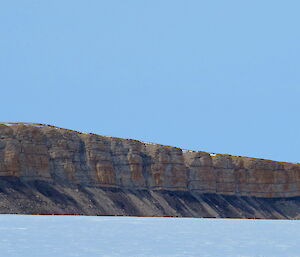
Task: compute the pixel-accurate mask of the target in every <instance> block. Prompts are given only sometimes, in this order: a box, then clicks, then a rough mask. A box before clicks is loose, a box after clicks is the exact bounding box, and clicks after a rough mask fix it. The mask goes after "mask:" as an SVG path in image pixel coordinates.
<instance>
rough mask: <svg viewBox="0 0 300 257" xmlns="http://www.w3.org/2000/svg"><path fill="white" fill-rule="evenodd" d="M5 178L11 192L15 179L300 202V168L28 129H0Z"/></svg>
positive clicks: (1, 173) (67, 185)
mask: <svg viewBox="0 0 300 257" xmlns="http://www.w3.org/2000/svg"><path fill="white" fill-rule="evenodd" d="M1 179H2V183H4V182H3V181H5V183H4V184H3V185H2V186H3V187H5V188H9V186H8V185H12V184H11V182H8V181H13V180H14V181H15V183H17V182H16V181H18V183H23V184H24V183H25V184H26V185H30V184H32V183H34V182H36V181H39V183H43V185H56V186H57V187H58V186H60V187H63V188H65V189H66V188H70V190H71V189H72V190H73V189H74V188H75V187H77V189H76V190H78V188H79V187H81V188H89V189H91V188H93V189H95V190H96V188H97V189H99V190H106V192H107V191H109V190H112V191H111V192H119V193H120V192H124V190H125V191H126V190H131V191H132V190H133V191H135V192H138V191H139V192H148V193H149V192H151V193H152V194H161V193H162V192H168V193H171V192H177V193H176V194H177V195H180V194H181V195H184V194H192V195H193V197H195V199H196V198H198V199H199V197H202V196H201V195H203V194H206V195H207V194H210V195H220V196H221V195H222V197H226V196H228V197H229V196H232V197H242V198H243V197H246V198H249V199H250V198H251V197H255V198H257V197H258V198H268V199H271V198H274V199H275V200H276V199H277V198H288V197H296V196H300V165H299V164H293V163H283V162H275V161H270V160H263V159H255V158H248V157H238V156H230V155H222V154H209V153H206V152H200V151H188V150H182V149H179V148H176V147H169V146H163V145H158V144H150V143H144V142H140V141H136V140H131V139H120V138H113V137H104V136H99V135H95V134H85V133H79V132H76V131H71V130H66V129H61V128H57V127H53V126H49V125H42V124H25V123H16V124H12V123H3V124H0V180H1ZM23 184H22V185H23ZM0 186H1V185H0ZM44 187H45V186H44ZM26 188H27V189H28V188H30V187H28V186H26ZM74 190H75V189H74ZM114 190H117V191H114ZM6 191H7V190H6ZM6 191H5V192H6ZM25 191H26V190H25ZM75 192H77V191H74V192H73V194H75ZM178 192H181V193H178ZM135 197H136V196H135ZM173 198H174V197H173ZM246 198H245V199H246ZM106 201H108V200H106ZM195 201H196V202H197V200H195ZM150 205H151V204H150ZM106 214H115V213H106ZM296 214H297V213H296ZM144 215H146V214H144ZM207 215H208V216H210V215H209V214H207ZM146 216H148V215H146ZM150 216H151V215H150ZM215 216H217V215H215ZM262 216H263V215H262Z"/></svg>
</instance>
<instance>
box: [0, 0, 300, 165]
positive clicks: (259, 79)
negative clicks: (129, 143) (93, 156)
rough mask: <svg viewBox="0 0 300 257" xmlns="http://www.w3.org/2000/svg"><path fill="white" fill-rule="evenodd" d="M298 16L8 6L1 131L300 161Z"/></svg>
mask: <svg viewBox="0 0 300 257" xmlns="http://www.w3.org/2000/svg"><path fill="white" fill-rule="evenodd" d="M299 9H300V2H299V1H298V0H295V1H290V0H287V1H276V0H272V1H271V0H264V1H261V0H252V1H240V0H236V1H232V0H227V1H223V0H222V1H221V0H220V1H200V0H187V1H183V0H182V1H176V0H152V1H145V0H144V1H143V0H136V1H133V0H128V1H124V0H120V1H115V0H110V1H100V0H89V1H76V0H72V1H69V0H51V1H50V0H48V1H47V0H44V1H40V0H35V1H33V0H26V1H23V0H19V1H16V0H11V1H1V3H0V89H1V102H0V106H1V115H0V120H2V121H25V122H40V123H47V124H52V125H56V126H60V127H65V128H70V129H75V130H80V131H85V132H94V133H98V134H103V135H108V136H116V137H125V138H134V139H138V140H144V141H150V142H156V143H161V144H167V145H172V146H178V147H182V148H186V149H192V150H203V151H209V152H216V153H229V154H234V155H246V156H251V157H260V158H266V159H274V160H279V161H291V162H300V151H299V149H300V139H299V126H300V119H299V110H300V101H299V96H300V72H299V71H300V30H299V25H300V15H299Z"/></svg>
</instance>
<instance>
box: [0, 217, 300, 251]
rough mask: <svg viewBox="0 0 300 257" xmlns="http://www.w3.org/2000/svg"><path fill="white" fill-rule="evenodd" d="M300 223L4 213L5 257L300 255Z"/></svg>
mask: <svg viewBox="0 0 300 257" xmlns="http://www.w3.org/2000/svg"><path fill="white" fill-rule="evenodd" d="M299 237H300V221H296V220H247V219H245V220H240V219H193V218H143V217H86V216H36V215H33V216H30V215H29V216H26V215H0V249H1V256H5V257H53V256H57V257H60V256H63V257H71V256H72V257H73V256H74V257H75V256H76V257H94V256H95V257H96V256H97V257H99V256H109V257H115V256H122V257H123V256H130V257H136V256H141V257H142V256H153V257H154V256H155V257H157V256H159V257H160V256H164V257H167V256H168V257H192V256H197V257H198V256H201V257H262V256H263V257H299V256H300V246H299Z"/></svg>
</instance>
